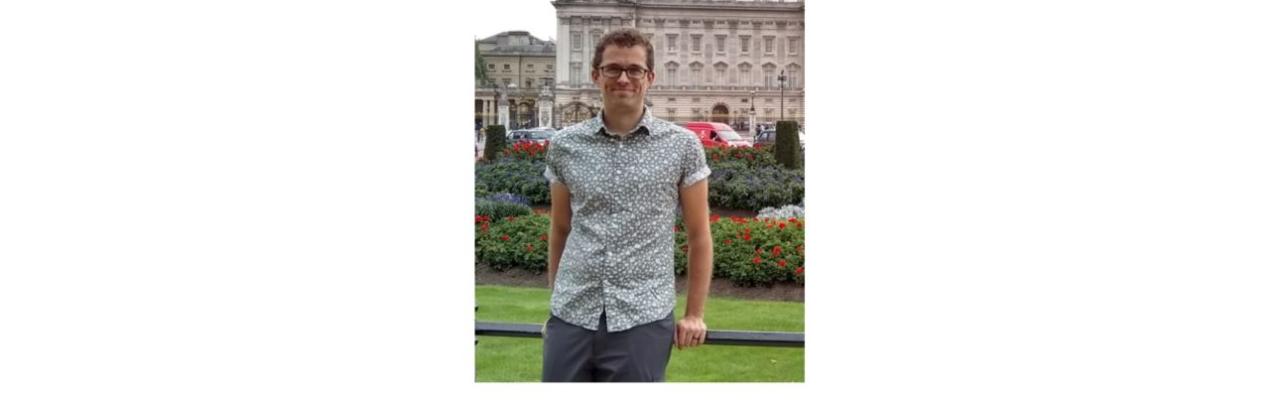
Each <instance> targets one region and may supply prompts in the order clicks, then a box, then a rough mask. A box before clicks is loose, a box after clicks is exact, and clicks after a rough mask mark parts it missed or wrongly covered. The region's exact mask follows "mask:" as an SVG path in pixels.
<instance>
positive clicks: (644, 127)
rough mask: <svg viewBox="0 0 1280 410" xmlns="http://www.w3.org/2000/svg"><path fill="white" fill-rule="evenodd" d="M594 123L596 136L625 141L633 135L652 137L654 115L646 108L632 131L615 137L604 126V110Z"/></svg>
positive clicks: (593, 119)
mask: <svg viewBox="0 0 1280 410" xmlns="http://www.w3.org/2000/svg"><path fill="white" fill-rule="evenodd" d="M592 121H594V123H593V124H592V125H591V128H592V129H594V130H596V132H595V135H599V136H604V137H609V138H620V139H625V138H627V137H628V136H631V135H635V136H641V135H650V134H652V131H653V114H652V113H650V112H649V107H644V112H643V113H641V114H640V123H638V124H636V127H635V128H633V129H631V131H627V132H626V134H624V135H613V134H611V133H609V129H608V127H605V126H604V110H603V109H601V110H600V113H598V114H596V116H595V118H592Z"/></svg>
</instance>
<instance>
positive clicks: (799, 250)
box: [796, 244, 804, 255]
mask: <svg viewBox="0 0 1280 410" xmlns="http://www.w3.org/2000/svg"><path fill="white" fill-rule="evenodd" d="M796 252H800V254H801V255H804V244H800V245H799V246H796Z"/></svg>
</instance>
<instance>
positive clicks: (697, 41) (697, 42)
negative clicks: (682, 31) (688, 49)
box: [689, 34, 702, 52]
mask: <svg viewBox="0 0 1280 410" xmlns="http://www.w3.org/2000/svg"><path fill="white" fill-rule="evenodd" d="M689 38H690V40H689V41H691V42H693V51H697V52H702V35H701V34H690V35H689Z"/></svg>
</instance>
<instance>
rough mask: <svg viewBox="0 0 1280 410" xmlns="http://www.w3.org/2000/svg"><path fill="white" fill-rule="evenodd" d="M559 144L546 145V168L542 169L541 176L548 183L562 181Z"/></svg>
mask: <svg viewBox="0 0 1280 410" xmlns="http://www.w3.org/2000/svg"><path fill="white" fill-rule="evenodd" d="M559 147H560V146H559V145H557V144H554V143H552V144H549V145H547V169H546V170H544V171H542V176H544V177H546V178H547V181H549V182H550V183H552V184H554V183H557V182H559V183H562V184H563V183H564V181H563V180H562V179H561V178H560V155H559V151H560V148H559Z"/></svg>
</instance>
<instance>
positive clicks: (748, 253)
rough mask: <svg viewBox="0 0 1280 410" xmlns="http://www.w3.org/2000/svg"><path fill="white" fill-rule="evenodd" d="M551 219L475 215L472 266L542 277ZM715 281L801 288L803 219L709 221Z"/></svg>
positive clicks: (682, 240) (683, 249) (679, 254)
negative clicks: (476, 263)
mask: <svg viewBox="0 0 1280 410" xmlns="http://www.w3.org/2000/svg"><path fill="white" fill-rule="evenodd" d="M550 224H551V219H550V218H549V217H548V216H546V215H539V214H532V215H526V216H515V217H506V218H490V217H487V216H484V215H476V219H475V235H476V236H475V249H476V251H475V252H476V260H477V261H480V262H482V263H485V264H487V265H489V266H491V267H493V268H495V269H509V268H522V269H526V270H529V271H532V272H546V269H547V260H546V258H547V230H548V228H549V227H550ZM674 229H675V230H676V249H675V251H674V252H675V255H674V257H675V268H676V274H679V275H684V274H686V269H687V266H688V244H687V237H686V235H685V232H684V228H683V227H682V226H681V225H676V226H675V228H674ZM711 236H712V240H713V241H714V246H715V251H714V257H713V259H714V260H713V261H712V265H713V269H712V271H713V272H714V275H715V277H719V278H727V279H729V280H731V281H733V283H734V284H736V285H740V286H760V285H769V284H772V283H777V282H790V281H794V282H798V283H802V284H803V283H804V219H802V218H799V219H797V218H791V219H786V220H781V219H778V220H774V219H751V218H737V217H733V218H720V217H718V216H714V215H713V216H712V217H711Z"/></svg>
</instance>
